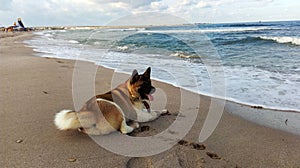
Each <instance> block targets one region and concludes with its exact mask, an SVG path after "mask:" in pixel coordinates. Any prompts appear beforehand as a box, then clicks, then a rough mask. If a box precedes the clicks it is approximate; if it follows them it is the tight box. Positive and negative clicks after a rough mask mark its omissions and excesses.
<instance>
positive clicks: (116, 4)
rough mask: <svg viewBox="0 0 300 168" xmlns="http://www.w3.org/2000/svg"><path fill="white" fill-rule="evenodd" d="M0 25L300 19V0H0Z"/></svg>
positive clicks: (137, 23) (151, 23)
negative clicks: (21, 22)
mask: <svg viewBox="0 0 300 168" xmlns="http://www.w3.org/2000/svg"><path fill="white" fill-rule="evenodd" d="M0 4H1V5H0V26H10V25H12V24H13V22H14V21H17V18H19V17H20V18H22V20H23V22H24V24H25V26H28V27H33V26H106V25H145V24H147V25H149V24H150V25H155V24H176V23H178V24H181V23H228V22H257V21H282V20H300V10H299V9H300V0H154V1H150V0H122V1H116V0H0Z"/></svg>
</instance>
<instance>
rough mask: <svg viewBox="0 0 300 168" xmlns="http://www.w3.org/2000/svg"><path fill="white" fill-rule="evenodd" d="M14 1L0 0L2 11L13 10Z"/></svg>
mask: <svg viewBox="0 0 300 168" xmlns="http://www.w3.org/2000/svg"><path fill="white" fill-rule="evenodd" d="M11 2H12V0H0V4H1V5H0V11H6V10H9V9H11Z"/></svg>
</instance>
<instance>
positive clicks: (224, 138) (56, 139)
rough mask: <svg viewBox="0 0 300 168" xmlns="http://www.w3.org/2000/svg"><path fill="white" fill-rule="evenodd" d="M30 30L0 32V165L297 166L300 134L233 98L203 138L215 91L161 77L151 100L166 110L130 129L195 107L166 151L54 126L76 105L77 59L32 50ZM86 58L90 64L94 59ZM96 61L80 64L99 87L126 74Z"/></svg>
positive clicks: (162, 124)
mask: <svg viewBox="0 0 300 168" xmlns="http://www.w3.org/2000/svg"><path fill="white" fill-rule="evenodd" d="M32 36H33V35H32V34H31V33H1V34H0V42H1V43H0V44H1V46H0V65H1V66H0V76H1V82H0V90H1V94H0V105H1V108H2V110H0V115H1V117H0V118H1V128H0V130H1V131H0V132H1V139H0V142H1V146H2V148H1V158H2V159H1V160H0V164H1V165H2V166H3V167H299V166H300V164H299V156H300V136H298V135H295V134H291V133H288V132H283V131H281V130H276V129H273V128H268V127H265V126H261V125H258V124H255V123H253V122H250V121H247V120H244V119H243V118H241V117H239V116H237V115H232V114H231V113H238V111H247V110H248V109H249V108H240V107H243V106H242V105H239V108H236V107H237V105H236V106H234V105H232V106H230V107H231V108H225V111H224V113H223V115H222V118H221V120H220V122H219V123H218V126H217V128H216V129H215V130H214V132H213V134H212V135H211V136H210V137H209V138H208V139H207V140H206V141H204V142H202V143H200V142H199V141H198V138H199V133H200V130H201V128H202V126H203V123H204V120H205V119H206V117H207V112H208V111H209V108H210V104H211V103H212V101H215V99H211V98H210V97H206V96H201V95H198V94H195V93H191V92H186V91H183V90H180V89H179V88H176V87H174V86H171V85H168V84H165V83H161V82H154V83H153V85H154V86H155V87H157V88H158V91H157V93H156V94H155V95H154V96H155V100H154V102H153V106H154V107H157V108H159V107H162V106H163V107H165V108H167V109H168V110H169V112H170V114H168V115H165V116H162V117H160V118H159V119H158V120H155V121H153V122H149V123H143V124H141V126H142V127H141V128H142V129H138V130H137V131H135V132H134V133H132V134H131V135H130V136H132V137H148V136H152V135H156V134H158V133H161V132H162V131H164V130H166V129H167V128H168V127H169V126H170V125H171V124H172V123H173V122H174V121H175V120H176V119H180V118H183V119H184V118H185V117H186V116H185V115H189V112H191V113H193V114H194V112H195V111H196V112H197V113H198V115H197V117H196V118H195V122H194V123H193V127H192V128H191V130H190V131H189V132H188V133H187V135H186V136H185V137H184V138H183V139H182V140H180V141H179V140H178V141H179V142H178V143H177V144H175V145H174V146H173V147H172V148H171V149H169V150H167V151H164V152H162V153H159V154H156V155H153V156H147V157H126V156H122V155H118V154H114V153H112V152H110V151H109V150H107V149H104V148H103V147H101V146H100V145H99V144H98V143H96V142H95V141H94V139H100V141H101V140H105V141H111V142H113V139H114V138H115V137H118V136H122V135H120V134H119V133H114V134H110V135H107V136H105V137H97V138H91V137H89V136H87V135H84V134H81V133H79V132H77V131H59V130H57V129H56V128H55V126H54V124H53V118H54V115H55V113H56V112H58V111H60V110H62V109H74V108H77V107H76V106H79V105H78V104H76V105H75V107H74V104H73V98H74V97H73V95H72V79H73V72H74V67H75V66H76V62H75V61H73V60H63V59H53V58H41V57H36V56H34V54H35V52H34V51H33V50H32V49H31V48H28V47H25V46H24V44H23V43H22V42H21V41H23V40H25V39H30V38H32ZM83 64H85V65H86V66H95V65H94V64H92V63H85V62H84V63H83ZM97 69H98V71H97V73H96V76H95V75H94V74H93V72H90V71H86V70H85V69H82V71H86V78H90V79H92V78H94V79H96V81H95V93H97V94H99V93H103V92H106V91H108V90H110V89H111V85H115V83H114V78H118V79H126V78H128V75H125V74H116V73H114V72H113V70H110V69H106V68H103V67H97ZM133 69H134V67H133ZM79 70H80V69H79ZM119 75H120V76H119ZM83 84H84V83H83ZM79 86H80V85H79ZM85 87H86V86H84V85H82V88H81V89H82V90H85V89H86V88H85ZM183 92H184V95H182V93H183ZM91 94H93V92H90V93H87V94H85V95H83V96H82V97H80V98H78V97H76V98H74V100H75V101H78V102H80V101H81V102H82V101H83V100H85V99H87V97H88V96H89V95H91ZM183 98H184V99H185V100H184V102H185V104H184V105H182V101H183V100H182V99H183ZM166 100H167V101H166ZM164 102H166V105H165V104H164ZM228 107H229V106H228ZM243 109H244V110H243ZM261 110H263V109H261ZM179 111H181V112H182V114H179ZM254 115H257V113H256V114H254ZM283 121H285V119H283ZM288 124H289V122H287V125H288ZM284 125H286V124H285V123H284V124H283V126H284ZM168 131H169V133H170V134H171V135H174V136H176V135H177V134H179V133H178V130H176V129H172V130H170V129H169V130H168ZM166 141H167V139H166ZM119 143H120V144H122V142H119ZM145 146H147V147H148V146H151V144H145ZM133 151H134V150H133Z"/></svg>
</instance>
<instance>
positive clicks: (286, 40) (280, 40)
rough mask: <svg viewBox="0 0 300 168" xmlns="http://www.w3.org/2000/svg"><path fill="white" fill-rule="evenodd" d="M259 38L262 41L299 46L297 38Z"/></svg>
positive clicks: (299, 41)
mask: <svg viewBox="0 0 300 168" xmlns="http://www.w3.org/2000/svg"><path fill="white" fill-rule="evenodd" d="M259 38H261V39H264V40H273V41H276V42H277V43H291V44H294V45H300V38H299V37H285V36H282V37H270V36H260V37H259Z"/></svg>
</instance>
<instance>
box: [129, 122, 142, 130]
mask: <svg viewBox="0 0 300 168" xmlns="http://www.w3.org/2000/svg"><path fill="white" fill-rule="evenodd" d="M130 126H131V127H132V128H134V129H137V128H139V127H140V124H139V123H137V122H134V123H132V124H131V125H130Z"/></svg>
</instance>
